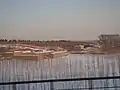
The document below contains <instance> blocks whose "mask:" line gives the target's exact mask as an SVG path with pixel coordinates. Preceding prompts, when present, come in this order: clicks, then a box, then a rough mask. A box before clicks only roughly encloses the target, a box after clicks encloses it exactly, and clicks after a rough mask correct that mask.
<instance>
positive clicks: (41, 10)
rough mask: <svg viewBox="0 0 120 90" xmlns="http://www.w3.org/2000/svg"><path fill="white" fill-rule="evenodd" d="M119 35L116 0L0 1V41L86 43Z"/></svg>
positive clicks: (119, 14)
mask: <svg viewBox="0 0 120 90" xmlns="http://www.w3.org/2000/svg"><path fill="white" fill-rule="evenodd" d="M102 33H105V34H107V33H118V34H120V0H0V37H2V38H9V39H31V40H51V39H69V40H90V39H97V36H98V35H99V34H102Z"/></svg>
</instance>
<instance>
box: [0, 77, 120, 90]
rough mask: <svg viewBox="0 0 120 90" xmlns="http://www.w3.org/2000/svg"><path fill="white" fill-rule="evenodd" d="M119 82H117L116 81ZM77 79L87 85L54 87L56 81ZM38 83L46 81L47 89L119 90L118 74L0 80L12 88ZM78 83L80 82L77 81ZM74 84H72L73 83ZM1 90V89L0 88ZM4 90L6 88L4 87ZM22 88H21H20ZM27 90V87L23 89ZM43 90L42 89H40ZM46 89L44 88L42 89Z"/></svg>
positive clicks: (63, 81)
mask: <svg viewBox="0 0 120 90" xmlns="http://www.w3.org/2000/svg"><path fill="white" fill-rule="evenodd" d="M101 80H105V81H104V84H103V85H102V86H100V85H97V86H94V85H95V83H96V82H94V81H101ZM109 80H112V81H113V85H109V83H108V81H109ZM116 80H118V81H119V83H118V84H117V81H116ZM78 81H86V82H88V83H86V84H88V85H86V87H79V85H78V87H73V88H69V87H68V88H55V86H56V85H55V84H56V83H60V82H61V83H65V82H78ZM38 83H40V84H41V83H48V84H49V88H48V89H47V90H98V89H99V90H102V89H103V90H104V89H105V88H107V90H111V89H112V90H120V76H112V77H92V78H72V79H52V80H36V81H19V82H0V86H6V85H12V90H17V85H20V84H38ZM79 84H80V82H79ZM73 85H74V84H73ZM0 90H2V89H0ZM5 90H6V89H5ZM21 90H22V89H21ZM24 90H29V89H24ZM33 90H36V89H33ZM39 90H40V89H39ZM41 90H43V89H41ZM44 90H46V89H44Z"/></svg>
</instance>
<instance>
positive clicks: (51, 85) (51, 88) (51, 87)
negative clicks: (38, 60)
mask: <svg viewBox="0 0 120 90" xmlns="http://www.w3.org/2000/svg"><path fill="white" fill-rule="evenodd" d="M50 90H54V88H53V82H50Z"/></svg>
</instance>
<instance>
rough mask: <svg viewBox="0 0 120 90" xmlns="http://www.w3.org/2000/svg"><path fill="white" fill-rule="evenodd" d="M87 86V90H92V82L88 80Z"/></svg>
mask: <svg viewBox="0 0 120 90" xmlns="http://www.w3.org/2000/svg"><path fill="white" fill-rule="evenodd" d="M88 84H89V90H92V88H93V86H92V80H88Z"/></svg>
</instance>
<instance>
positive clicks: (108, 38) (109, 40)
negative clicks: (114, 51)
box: [99, 34, 120, 49]
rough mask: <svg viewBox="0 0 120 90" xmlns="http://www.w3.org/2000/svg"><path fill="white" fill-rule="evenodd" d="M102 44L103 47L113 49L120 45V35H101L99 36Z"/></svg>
mask: <svg viewBox="0 0 120 90" xmlns="http://www.w3.org/2000/svg"><path fill="white" fill-rule="evenodd" d="M99 41H100V45H101V47H102V48H103V49H111V48H117V47H120V35H119V34H113V35H109V34H108V35H106V34H105V35H100V36H99Z"/></svg>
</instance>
